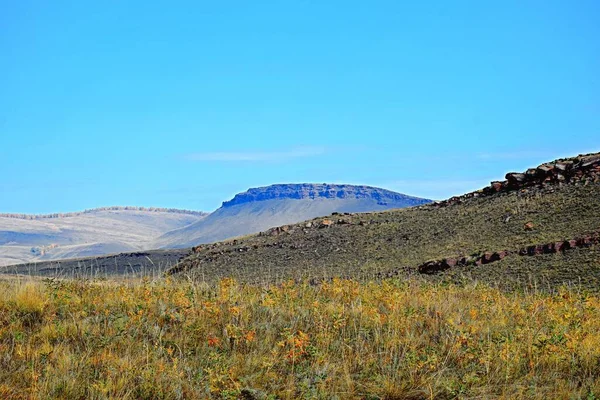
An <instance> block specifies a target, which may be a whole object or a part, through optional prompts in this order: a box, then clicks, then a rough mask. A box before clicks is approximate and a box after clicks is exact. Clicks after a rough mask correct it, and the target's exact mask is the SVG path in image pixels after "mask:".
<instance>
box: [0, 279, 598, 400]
mask: <svg viewBox="0 0 600 400" xmlns="http://www.w3.org/2000/svg"><path fill="white" fill-rule="evenodd" d="M599 395H600V300H599V298H598V297H597V296H595V295H586V294H581V293H577V292H575V291H572V290H564V291H561V292H560V293H557V294H554V295H549V294H542V293H528V294H523V293H521V294H515V293H512V294H508V293H504V292H501V291H499V290H496V289H492V288H489V287H486V286H475V285H473V286H468V287H461V286H452V285H450V286H442V285H439V284H437V285H436V284H423V283H416V282H400V281H385V282H380V283H357V282H353V281H346V280H335V281H333V282H331V283H326V284H322V285H320V286H310V285H307V284H296V283H292V282H290V283H285V284H283V285H278V286H272V287H259V286H250V285H241V284H238V283H236V282H235V281H233V280H231V279H225V280H222V281H221V282H220V283H219V284H218V285H214V286H211V285H207V284H201V283H188V282H182V281H169V280H159V281H148V280H147V281H142V282H81V281H62V282H59V281H48V282H45V283H43V282H39V281H37V282H36V281H31V282H17V281H13V282H10V281H4V282H0V398H2V399H18V398H23V399H46V398H65V399H88V398H90V399H94V398H96V399H103V398H122V399H143V398H145V399H157V398H164V399H176V398H222V399H235V398H242V399H252V398H256V399H261V398H263V399H276V398H283V399H297V398H305V399H312V398H321V399H331V398H338V399H353V398H364V399H378V398H380V399H405V398H410V399H430V398H431V399H434V398H435V399H440V398H442V399H445V398H447V399H450V398H464V399H466V398H479V399H483V398H486V399H487V398H505V399H518V398H528V399H529V398H547V399H562V398H565V399H571V398H573V399H578V398H583V399H595V398H596V396H599Z"/></svg>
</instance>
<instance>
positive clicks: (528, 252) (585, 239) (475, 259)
mask: <svg viewBox="0 0 600 400" xmlns="http://www.w3.org/2000/svg"><path fill="white" fill-rule="evenodd" d="M595 244H600V232H595V233H593V234H590V235H584V236H581V237H578V238H576V239H571V240H562V241H556V242H550V243H545V244H536V245H531V246H527V247H522V248H521V249H519V250H516V251H511V250H503V251H498V252H486V253H483V254H474V255H471V256H467V257H456V258H444V259H442V260H431V261H427V262H426V263H424V264H421V265H419V267H418V270H419V272H420V273H422V274H435V273H438V272H443V271H446V270H448V269H450V268H454V267H466V266H479V265H485V264H490V263H493V262H496V261H500V260H503V259H504V258H506V257H507V256H509V255H515V254H516V255H519V256H537V255H540V254H552V253H561V252H564V251H567V250H570V249H575V248H578V247H589V246H592V245H595Z"/></svg>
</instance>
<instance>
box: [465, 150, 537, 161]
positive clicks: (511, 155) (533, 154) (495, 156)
mask: <svg viewBox="0 0 600 400" xmlns="http://www.w3.org/2000/svg"><path fill="white" fill-rule="evenodd" d="M547 154H548V152H543V151H533V150H532V151H528V150H525V151H518V150H517V151H512V152H497V153H478V154H476V155H475V158H477V159H479V160H492V161H493V160H523V159H531V158H540V157H544V156H546V155H547Z"/></svg>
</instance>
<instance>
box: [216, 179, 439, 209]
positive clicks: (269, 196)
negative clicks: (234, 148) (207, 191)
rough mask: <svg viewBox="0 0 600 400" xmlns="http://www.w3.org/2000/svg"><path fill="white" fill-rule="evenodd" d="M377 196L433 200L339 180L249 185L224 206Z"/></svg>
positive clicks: (381, 199) (422, 201) (394, 199)
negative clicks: (335, 181)
mask: <svg viewBox="0 0 600 400" xmlns="http://www.w3.org/2000/svg"><path fill="white" fill-rule="evenodd" d="M318 198H324V199H336V198H338V199H373V200H376V201H377V202H378V203H379V204H388V203H393V202H397V201H404V202H409V203H410V204H411V205H421V204H425V203H428V202H429V200H426V199H421V198H418V197H411V196H406V195H403V194H400V193H396V192H392V191H390V190H385V189H380V188H374V187H370V186H354V185H336V184H331V185H330V184H325V183H324V184H311V183H300V184H277V185H271V186H266V187H259V188H253V189H249V190H248V191H246V192H243V193H239V194H237V195H236V196H235V197H234V198H233V199H232V200H230V201H225V202H223V207H224V208H225V207H231V206H234V205H237V204H245V203H250V202H255V201H263V200H273V199H295V200H301V199H318Z"/></svg>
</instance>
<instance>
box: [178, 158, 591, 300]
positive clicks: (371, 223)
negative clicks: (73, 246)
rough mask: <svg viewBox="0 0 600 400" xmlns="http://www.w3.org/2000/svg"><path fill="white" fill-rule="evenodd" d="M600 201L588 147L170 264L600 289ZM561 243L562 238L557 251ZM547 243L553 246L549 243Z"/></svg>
mask: <svg viewBox="0 0 600 400" xmlns="http://www.w3.org/2000/svg"><path fill="white" fill-rule="evenodd" d="M598 210H600V154H588V155H581V156H578V157H574V158H570V159H561V160H556V161H554V162H551V163H546V164H542V165H540V166H538V167H537V168H532V169H530V170H528V171H525V172H523V173H509V174H507V175H506V180H505V181H498V182H492V183H491V185H490V186H488V187H486V188H483V189H481V190H479V191H476V192H473V193H468V194H466V195H464V196H459V197H454V198H451V199H449V200H446V201H443V202H439V203H434V204H430V205H424V206H419V207H414V208H409V209H403V210H394V211H387V212H381V213H368V214H352V213H349V214H338V215H333V216H331V217H327V218H317V219H313V220H311V221H307V222H303V223H300V224H287V225H284V226H281V227H278V228H273V229H269V230H266V231H264V232H262V233H261V234H258V235H253V236H249V237H246V238H242V239H238V240H233V241H227V242H223V243H214V244H209V245H202V246H197V247H196V248H194V254H192V255H191V256H189V257H187V258H186V259H184V260H182V261H181V262H180V263H179V264H178V265H177V266H176V267H175V268H173V269H172V270H171V273H173V274H184V275H188V276H191V277H195V278H197V279H217V278H218V277H222V276H230V275H231V276H235V277H238V278H239V279H243V280H248V281H255V282H262V281H273V280H281V279H289V278H309V279H317V280H318V279H328V278H330V277H332V276H346V277H353V278H361V277H362V278H365V279H372V278H380V277H384V276H408V275H415V274H417V275H418V274H419V267H421V271H422V272H428V274H423V275H421V276H423V277H424V279H452V280H455V279H459V280H462V279H465V278H468V279H477V280H484V281H488V282H492V283H495V284H498V285H502V286H508V287H515V286H517V287H522V286H523V285H536V287H543V288H552V287H556V286H558V285H561V284H576V285H579V286H583V287H585V288H588V289H591V290H598V288H599V287H600V248H599V245H598V242H597V240H595V239H594V240H592V239H590V238H595V237H596V236H595V235H594V232H597V231H598V230H599V228H600V212H599V211H598ZM573 240H574V242H571V241H573ZM556 243H562V244H561V245H560V246H559V249H558V250H556ZM565 243H568V246H567V245H566V244H565ZM547 244H553V245H552V247H551V246H548V249H547V251H546V250H544V246H545V245H547ZM538 247H539V248H540V250H539V251H538V250H536V249H537V248H538ZM523 249H525V250H523ZM524 253H526V254H524ZM530 253H531V254H530ZM497 254H501V256H500V257H496V256H495V255H497ZM526 255H527V256H526ZM435 260H445V261H446V264H448V263H447V261H448V260H451V261H450V263H449V264H452V265H444V267H443V268H441V269H440V270H445V272H443V273H441V274H439V273H438V274H433V275H432V274H430V273H431V272H436V271H434V270H435V268H433V269H431V268H430V269H428V268H426V267H424V265H427V263H428V262H430V263H433V264H434V265H435V263H436V261H435ZM454 261H456V262H454ZM463 261H464V262H463ZM471 261H473V262H471Z"/></svg>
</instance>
